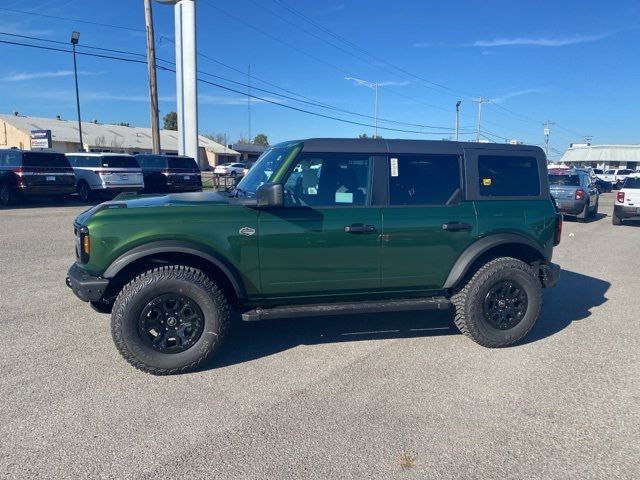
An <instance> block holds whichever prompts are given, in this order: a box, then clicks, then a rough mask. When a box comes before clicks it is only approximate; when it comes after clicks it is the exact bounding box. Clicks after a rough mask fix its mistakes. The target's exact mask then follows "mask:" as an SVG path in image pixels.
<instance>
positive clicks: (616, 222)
mask: <svg viewBox="0 0 640 480" xmlns="http://www.w3.org/2000/svg"><path fill="white" fill-rule="evenodd" d="M611 223H613V224H614V225H622V220H621V219H620V217H619V216H617V215H616V213H615V212H613V215H611Z"/></svg>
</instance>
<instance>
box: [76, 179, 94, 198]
mask: <svg viewBox="0 0 640 480" xmlns="http://www.w3.org/2000/svg"><path fill="white" fill-rule="evenodd" d="M78 196H79V197H80V200H81V201H83V202H90V201H91V200H93V192H92V191H91V187H89V184H88V183H87V182H85V181H81V182H80V183H79V184H78Z"/></svg>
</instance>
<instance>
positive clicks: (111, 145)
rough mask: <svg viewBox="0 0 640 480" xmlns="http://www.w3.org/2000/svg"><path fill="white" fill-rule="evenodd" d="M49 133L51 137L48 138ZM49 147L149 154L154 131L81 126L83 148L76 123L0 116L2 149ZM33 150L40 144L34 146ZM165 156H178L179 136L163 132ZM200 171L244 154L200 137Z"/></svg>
mask: <svg viewBox="0 0 640 480" xmlns="http://www.w3.org/2000/svg"><path fill="white" fill-rule="evenodd" d="M49 132H50V134H49ZM49 135H50V147H51V148H53V149H54V150H56V151H58V152H62V153H67V152H78V151H80V150H85V151H91V152H116V153H131V154H136V153H150V152H151V149H152V140H151V129H150V128H141V127H129V126H124V125H111V124H106V123H98V121H92V122H82V145H80V134H79V131H78V121H77V120H64V119H62V118H40V117H27V116H24V115H19V114H18V113H17V112H14V113H12V114H9V115H2V114H0V148H11V147H17V148H21V149H24V150H30V149H31V148H32V147H31V146H32V138H38V142H39V141H41V137H40V136H42V137H47V139H48V138H49ZM33 145H34V148H35V147H36V146H37V145H41V144H40V143H37V142H34V143H33ZM160 145H161V147H162V153H165V154H177V153H178V132H176V131H173V130H160ZM199 147H200V148H199V158H198V162H199V164H200V168H202V169H207V168H212V167H213V166H215V165H218V164H220V163H225V162H237V161H240V158H241V154H240V153H239V152H237V151H235V150H233V149H231V148H229V147H227V146H225V145H221V144H219V143H217V142H214V141H213V140H210V139H208V138H206V137H204V136H202V135H200V136H199Z"/></svg>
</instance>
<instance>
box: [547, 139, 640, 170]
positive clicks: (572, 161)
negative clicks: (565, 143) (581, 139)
mask: <svg viewBox="0 0 640 480" xmlns="http://www.w3.org/2000/svg"><path fill="white" fill-rule="evenodd" d="M558 163H561V164H564V165H568V166H574V167H593V168H601V169H603V170H608V169H616V168H630V169H632V170H636V169H637V168H639V167H640V145H590V144H586V143H582V144H572V145H571V146H570V147H569V148H568V149H567V151H566V152H565V153H564V155H563V156H562V158H561V159H560V160H559V162H558Z"/></svg>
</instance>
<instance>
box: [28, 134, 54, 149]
mask: <svg viewBox="0 0 640 480" xmlns="http://www.w3.org/2000/svg"><path fill="white" fill-rule="evenodd" d="M51 146H52V142H51V130H31V148H51Z"/></svg>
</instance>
